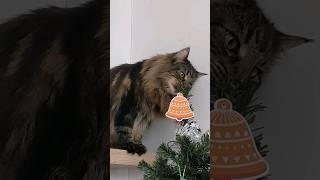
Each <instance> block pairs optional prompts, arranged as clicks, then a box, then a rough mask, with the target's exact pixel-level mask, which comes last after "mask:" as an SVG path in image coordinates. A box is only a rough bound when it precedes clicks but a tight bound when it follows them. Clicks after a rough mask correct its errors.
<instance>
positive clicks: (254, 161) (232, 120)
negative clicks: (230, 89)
mask: <svg viewBox="0 0 320 180" xmlns="http://www.w3.org/2000/svg"><path fill="white" fill-rule="evenodd" d="M211 133H212V134H211V136H212V137H213V141H212V145H213V151H211V153H212V154H213V156H212V158H211V163H212V164H213V170H212V171H211V173H212V177H213V178H214V179H216V180H221V179H223V180H232V179H246V180H247V179H258V178H259V177H263V176H265V175H266V174H267V173H268V170H269V166H268V163H267V162H266V161H265V160H264V159H263V157H262V156H261V155H260V153H259V151H258V150H257V147H256V144H255V142H254V136H253V134H252V132H251V129H250V127H249V125H248V123H247V121H246V120H245V118H244V117H243V116H242V115H241V114H240V113H238V112H236V111H234V110H233V109H232V103H231V102H230V101H229V100H228V99H219V100H217V101H216V102H215V104H214V110H213V111H212V112H211Z"/></svg>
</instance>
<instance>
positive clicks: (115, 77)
mask: <svg viewBox="0 0 320 180" xmlns="http://www.w3.org/2000/svg"><path fill="white" fill-rule="evenodd" d="M189 51H190V49H189V48H185V49H182V50H180V51H178V52H175V53H169V54H164V55H158V56H155V57H152V58H150V59H147V60H144V61H141V62H138V63H136V64H123V65H120V66H117V67H114V68H112V69H111V71H110V93H111V97H110V98H111V99H110V100H111V101H110V107H111V113H110V120H111V121H110V146H111V147H114V148H120V149H125V150H127V151H128V153H137V154H139V155H141V154H143V153H145V152H146V148H145V146H144V145H143V144H142V143H141V140H142V135H143V132H144V130H145V129H146V128H147V127H148V126H149V125H150V123H151V122H152V121H153V120H155V119H157V118H160V117H164V114H165V112H166V111H167V110H168V106H169V103H170V101H171V99H172V98H173V97H174V96H176V95H177V93H178V92H179V91H180V90H182V89H190V88H191V87H192V84H193V83H194V82H195V81H196V80H197V79H198V78H199V77H200V76H203V75H205V74H204V73H200V72H198V71H197V70H196V69H195V68H194V67H193V66H192V64H191V63H190V61H189V60H188V55H189Z"/></svg>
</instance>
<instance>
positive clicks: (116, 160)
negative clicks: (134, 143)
mask: <svg viewBox="0 0 320 180" xmlns="http://www.w3.org/2000/svg"><path fill="white" fill-rule="evenodd" d="M142 160H144V161H146V162H147V163H149V164H151V163H152V162H153V161H154V160H155V155H154V154H152V153H146V154H143V155H141V156H139V155H136V154H135V155H132V154H128V153H127V151H126V150H121V149H110V164H111V166H112V167H116V166H138V164H139V162H140V161H142Z"/></svg>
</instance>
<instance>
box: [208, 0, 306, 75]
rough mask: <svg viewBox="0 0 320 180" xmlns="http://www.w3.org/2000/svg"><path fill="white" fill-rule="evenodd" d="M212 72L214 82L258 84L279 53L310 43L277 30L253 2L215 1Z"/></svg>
mask: <svg viewBox="0 0 320 180" xmlns="http://www.w3.org/2000/svg"><path fill="white" fill-rule="evenodd" d="M213 2H214V3H212V5H213V10H212V11H211V12H212V14H211V15H212V19H213V21H212V23H213V24H211V27H212V28H211V29H212V31H211V40H210V43H211V59H212V61H213V62H212V63H211V71H212V72H211V73H212V76H213V78H214V80H248V79H251V78H255V79H254V80H256V81H260V79H261V76H262V74H263V72H264V71H265V70H266V69H267V67H268V65H269V64H271V63H272V60H273V59H274V58H275V56H276V55H277V54H278V53H280V52H281V51H283V50H285V49H287V48H291V47H295V46H298V45H300V44H302V43H304V42H308V41H309V40H308V39H306V38H301V37H297V36H289V35H285V34H283V33H281V32H280V31H278V30H277V29H276V28H275V27H274V25H273V24H271V23H270V22H269V21H268V19H266V17H265V16H264V14H263V12H262V11H261V10H260V9H259V8H258V6H257V4H256V2H255V1H254V0H214V1H213Z"/></svg>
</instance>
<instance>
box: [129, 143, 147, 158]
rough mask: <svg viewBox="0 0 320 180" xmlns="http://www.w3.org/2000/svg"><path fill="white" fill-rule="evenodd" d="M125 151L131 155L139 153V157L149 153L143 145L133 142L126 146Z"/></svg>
mask: <svg viewBox="0 0 320 180" xmlns="http://www.w3.org/2000/svg"><path fill="white" fill-rule="evenodd" d="M125 149H126V150H127V152H128V153H130V154H135V153H137V154H138V155H139V156H141V155H142V154H144V153H146V152H147V149H146V147H145V146H144V145H143V144H135V143H132V142H129V143H127V144H126V146H125Z"/></svg>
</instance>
